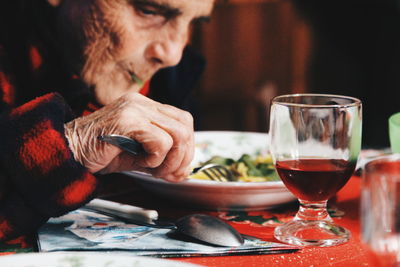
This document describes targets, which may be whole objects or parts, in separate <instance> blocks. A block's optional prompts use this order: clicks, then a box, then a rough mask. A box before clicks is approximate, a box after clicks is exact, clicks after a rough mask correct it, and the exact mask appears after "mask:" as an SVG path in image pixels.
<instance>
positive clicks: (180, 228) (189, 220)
mask: <svg viewBox="0 0 400 267" xmlns="http://www.w3.org/2000/svg"><path fill="white" fill-rule="evenodd" d="M84 208H86V209H90V210H95V211H97V212H100V213H103V214H105V215H109V216H112V217H115V218H119V219H122V220H123V221H126V222H130V223H134V224H137V225H143V226H148V227H152V228H161V229H171V230H175V231H176V232H177V233H179V234H183V235H185V236H188V237H191V238H194V239H196V240H200V241H203V242H205V243H208V244H212V245H217V246H225V247H237V246H240V245H242V244H243V243H244V239H243V236H242V235H241V234H240V233H239V232H238V231H236V229H235V228H233V227H232V226H230V225H229V224H227V223H225V222H224V221H222V220H220V219H218V218H216V217H213V216H210V215H206V214H190V215H187V216H184V217H182V218H179V219H178V220H176V221H175V222H171V221H160V220H158V219H157V217H158V213H157V211H154V210H146V209H142V208H138V207H134V206H131V205H125V204H120V203H116V202H112V201H108V200H99V199H94V200H92V201H91V202H89V203H88V204H87V205H86V206H84Z"/></svg>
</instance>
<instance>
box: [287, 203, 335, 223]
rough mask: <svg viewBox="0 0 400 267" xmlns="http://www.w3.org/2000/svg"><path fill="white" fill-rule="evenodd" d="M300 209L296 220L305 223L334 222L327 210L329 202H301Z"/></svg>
mask: <svg viewBox="0 0 400 267" xmlns="http://www.w3.org/2000/svg"><path fill="white" fill-rule="evenodd" d="M299 202H300V207H299V211H298V212H297V214H296V217H295V218H294V220H304V221H317V220H318V221H322V220H323V221H332V218H331V216H329V213H328V211H327V209H326V206H327V202H328V201H327V200H324V201H307V200H299Z"/></svg>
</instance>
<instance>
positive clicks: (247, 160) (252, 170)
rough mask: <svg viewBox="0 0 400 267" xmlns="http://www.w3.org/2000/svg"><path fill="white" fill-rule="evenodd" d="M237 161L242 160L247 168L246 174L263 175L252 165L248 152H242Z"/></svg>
mask: <svg viewBox="0 0 400 267" xmlns="http://www.w3.org/2000/svg"><path fill="white" fill-rule="evenodd" d="M238 162H243V163H244V164H245V165H246V167H247V168H248V170H247V175H250V176H263V174H262V172H261V171H260V170H259V169H257V167H256V165H254V163H253V160H252V159H251V157H250V155H248V154H243V155H242V156H241V157H240V159H239V160H238Z"/></svg>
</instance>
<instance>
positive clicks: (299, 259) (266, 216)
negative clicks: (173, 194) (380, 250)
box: [0, 176, 376, 267]
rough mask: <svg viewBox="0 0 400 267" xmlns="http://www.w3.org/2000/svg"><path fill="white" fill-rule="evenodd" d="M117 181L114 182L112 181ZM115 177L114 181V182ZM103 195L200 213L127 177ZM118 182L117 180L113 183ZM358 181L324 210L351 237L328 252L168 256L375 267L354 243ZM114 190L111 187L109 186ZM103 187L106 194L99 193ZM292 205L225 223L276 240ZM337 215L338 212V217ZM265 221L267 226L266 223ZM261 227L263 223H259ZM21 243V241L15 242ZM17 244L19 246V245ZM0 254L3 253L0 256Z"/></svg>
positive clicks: (9, 248)
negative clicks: (279, 225)
mask: <svg viewBox="0 0 400 267" xmlns="http://www.w3.org/2000/svg"><path fill="white" fill-rule="evenodd" d="M116 177H117V178H116ZM118 179H120V181H118ZM103 180H104V181H106V182H105V183H104V185H103V191H100V194H101V196H102V197H103V198H105V199H110V200H114V201H120V202H123V203H128V204H132V205H137V206H142V207H145V208H151V209H157V210H158V211H159V214H160V216H165V215H166V214H171V213H173V214H175V215H176V216H177V217H180V216H183V215H185V214H188V213H194V212H196V213H198V212H204V211H200V210H193V209H188V208H185V207H183V206H182V207H180V206H177V205H176V204H173V203H169V202H167V201H163V200H161V199H157V198H156V197H155V196H153V195H151V194H150V193H147V192H145V191H143V189H141V188H140V187H139V186H138V185H136V184H135V183H134V182H133V180H132V179H128V178H126V177H122V176H113V177H105V179H103ZM116 181H118V182H116ZM360 183H361V179H360V178H359V177H357V176H353V177H352V178H351V179H350V180H349V182H348V183H347V184H346V185H345V186H344V187H343V188H342V190H340V191H339V193H338V194H337V196H336V198H335V199H334V201H330V205H329V206H330V207H331V209H332V210H333V211H335V210H336V215H339V217H334V220H335V222H336V223H338V224H340V225H341V226H344V227H345V228H347V229H349V230H350V231H351V233H352V237H351V239H350V241H349V242H348V243H345V244H343V245H340V246H335V247H328V248H313V247H311V248H303V249H301V250H299V251H298V252H295V253H285V254H271V255H245V256H217V257H192V258H174V259H172V260H178V261H182V262H188V263H195V264H199V265H204V266H231V267H234V266H246V267H251V266H257V267H259V266H290V265H296V266H376V262H375V259H374V258H373V257H372V255H371V254H370V253H369V252H368V250H367V249H366V247H365V246H364V245H363V244H362V242H361V240H360V219H359V217H360V216H359V205H360ZM121 184H125V185H126V186H124V188H125V192H120V194H118V195H115V194H110V193H109V192H116V188H121ZM113 187H115V188H113ZM104 189H106V190H104ZM297 207H298V205H297V203H294V204H291V205H287V206H285V207H280V208H279V209H274V210H269V211H268V210H265V211H248V212H242V213H237V214H236V215H238V216H237V217H236V219H233V220H232V219H230V220H227V222H228V223H229V224H231V225H232V226H233V227H235V228H236V229H237V230H238V231H239V232H241V233H242V234H248V235H253V236H257V237H259V238H261V239H264V240H268V241H273V242H278V241H277V240H276V239H274V237H273V229H274V227H273V224H272V225H271V224H269V223H268V221H269V220H271V219H276V218H277V219H279V220H289V219H290V218H291V217H292V216H293V215H294V213H295V211H296V210H297ZM342 212H343V214H341V213H342ZM207 213H209V214H212V215H215V216H218V217H219V218H222V219H224V218H226V217H224V216H225V215H227V214H226V212H215V211H214V212H207ZM266 222H267V223H266ZM260 223H263V224H260ZM21 241H22V242H21ZM19 243H21V244H22V245H21V244H19ZM29 243H30V242H29V238H28V241H26V240H25V239H18V240H15V241H12V242H8V244H1V246H0V254H9V253H12V252H13V251H15V252H27V251H29V250H31V251H32V250H34V247H33V246H32V245H31V244H29ZM1 252H3V253H1Z"/></svg>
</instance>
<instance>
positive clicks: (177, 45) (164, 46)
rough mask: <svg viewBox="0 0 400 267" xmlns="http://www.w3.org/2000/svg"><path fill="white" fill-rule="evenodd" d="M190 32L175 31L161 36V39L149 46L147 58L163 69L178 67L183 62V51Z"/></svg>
mask: <svg viewBox="0 0 400 267" xmlns="http://www.w3.org/2000/svg"><path fill="white" fill-rule="evenodd" d="M188 32H189V31H188V30H181V31H178V30H175V31H171V32H169V33H167V34H165V35H161V36H159V39H157V40H155V41H153V42H152V43H151V45H149V46H148V48H147V51H146V56H147V58H148V59H149V60H151V61H153V62H155V63H157V64H160V65H161V67H170V66H175V65H177V64H178V63H179V61H181V58H182V53H183V49H184V48H185V46H186V44H187V42H188V36H189V33H188Z"/></svg>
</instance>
